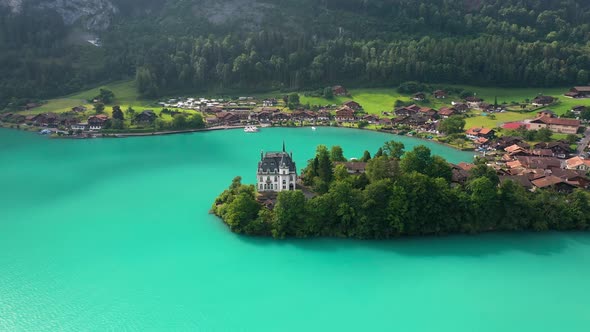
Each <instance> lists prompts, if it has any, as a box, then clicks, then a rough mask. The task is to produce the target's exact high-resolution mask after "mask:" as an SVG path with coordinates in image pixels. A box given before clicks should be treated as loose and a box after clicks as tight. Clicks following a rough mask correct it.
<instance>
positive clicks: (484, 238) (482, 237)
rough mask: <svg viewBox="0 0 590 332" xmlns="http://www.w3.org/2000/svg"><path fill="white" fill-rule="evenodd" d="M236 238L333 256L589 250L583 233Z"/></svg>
mask: <svg viewBox="0 0 590 332" xmlns="http://www.w3.org/2000/svg"><path fill="white" fill-rule="evenodd" d="M236 236H237V237H238V239H239V240H240V241H243V242H246V243H248V244H250V245H254V246H267V247H295V248H297V249H298V250H302V251H313V252H334V253H345V252H347V251H358V250H365V251H367V252H370V251H380V252H383V251H385V252H390V253H391V254H395V255H402V256H415V257H444V256H450V257H485V256H491V255H500V254H504V253H509V252H517V253H518V252H520V253H525V254H529V255H535V256H551V255H555V254H559V253H562V252H563V251H565V250H566V249H567V248H568V247H569V246H571V245H572V244H574V245H575V243H577V244H581V245H584V246H588V247H590V233H584V232H563V233H561V232H546V233H532V232H522V233H490V234H478V235H452V236H445V237H434V236H423V237H403V238H397V239H390V240H354V239H335V238H308V239H286V240H276V239H272V238H263V237H249V236H244V235H236Z"/></svg>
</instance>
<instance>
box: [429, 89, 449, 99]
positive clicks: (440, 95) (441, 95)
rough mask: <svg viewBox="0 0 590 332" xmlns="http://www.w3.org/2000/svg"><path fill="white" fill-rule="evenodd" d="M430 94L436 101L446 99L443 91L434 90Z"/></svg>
mask: <svg viewBox="0 0 590 332" xmlns="http://www.w3.org/2000/svg"><path fill="white" fill-rule="evenodd" d="M432 94H433V95H434V98H436V99H445V98H447V93H446V91H444V90H435V91H434V92H433V93H432Z"/></svg>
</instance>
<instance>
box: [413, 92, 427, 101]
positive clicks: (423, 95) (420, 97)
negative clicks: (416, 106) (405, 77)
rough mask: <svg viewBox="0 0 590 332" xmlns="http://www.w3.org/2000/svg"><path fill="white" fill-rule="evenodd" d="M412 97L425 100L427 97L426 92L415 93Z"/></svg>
mask: <svg viewBox="0 0 590 332" xmlns="http://www.w3.org/2000/svg"><path fill="white" fill-rule="evenodd" d="M412 99H413V100H415V101H423V100H425V99H426V94H425V93H424V92H418V93H415V94H414V95H413V96H412Z"/></svg>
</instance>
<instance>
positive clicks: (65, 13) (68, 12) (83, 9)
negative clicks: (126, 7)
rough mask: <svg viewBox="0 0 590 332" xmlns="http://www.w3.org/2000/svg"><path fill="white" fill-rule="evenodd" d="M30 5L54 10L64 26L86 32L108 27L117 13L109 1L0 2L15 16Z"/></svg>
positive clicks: (0, 0) (30, 0) (39, 0)
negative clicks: (80, 27)
mask: <svg viewBox="0 0 590 332" xmlns="http://www.w3.org/2000/svg"><path fill="white" fill-rule="evenodd" d="M27 5H30V6H31V7H33V8H38V9H44V10H54V11H56V12H57V13H58V14H59V15H60V16H61V17H62V18H63V20H64V22H65V23H66V24H81V25H82V26H83V27H85V28H86V29H88V30H104V29H106V28H108V27H109V25H110V23H111V20H112V18H113V16H114V15H115V14H116V13H117V12H118V10H117V7H115V6H114V5H113V4H112V2H111V1H110V0H37V1H33V0H0V6H5V7H8V8H10V10H11V11H12V12H13V13H15V14H17V13H19V12H20V11H22V10H23V8H25V6H27Z"/></svg>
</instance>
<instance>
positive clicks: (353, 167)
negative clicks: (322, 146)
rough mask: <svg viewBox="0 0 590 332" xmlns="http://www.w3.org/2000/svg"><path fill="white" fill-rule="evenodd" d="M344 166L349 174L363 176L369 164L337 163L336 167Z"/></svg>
mask: <svg viewBox="0 0 590 332" xmlns="http://www.w3.org/2000/svg"><path fill="white" fill-rule="evenodd" d="M338 165H344V167H345V168H346V171H347V172H348V174H362V173H365V170H366V169H367V163H364V162H360V161H357V162H335V163H334V167H336V166H338Z"/></svg>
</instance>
